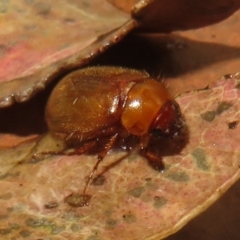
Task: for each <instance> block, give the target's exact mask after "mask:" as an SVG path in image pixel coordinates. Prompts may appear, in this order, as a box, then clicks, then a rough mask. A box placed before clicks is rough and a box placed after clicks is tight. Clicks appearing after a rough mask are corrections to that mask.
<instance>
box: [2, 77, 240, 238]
mask: <svg viewBox="0 0 240 240" xmlns="http://www.w3.org/2000/svg"><path fill="white" fill-rule="evenodd" d="M239 86H240V79H239V75H235V76H233V77H232V78H230V79H227V80H226V79H225V78H223V79H222V80H219V81H218V82H216V83H215V84H214V85H213V86H211V87H210V88H209V89H206V90H201V91H195V92H190V93H187V94H184V95H182V96H180V97H178V98H177V101H178V102H179V104H180V106H181V109H182V111H183V114H184V116H185V119H186V124H187V126H188V130H189V142H188V144H187V145H186V146H185V148H184V149H183V150H182V152H181V153H180V154H177V155H174V156H165V157H164V163H165V165H166V170H165V171H164V172H163V173H160V172H157V171H155V170H153V169H152V168H151V167H150V166H149V165H148V164H147V162H146V161H145V160H144V159H142V158H140V157H139V156H138V155H135V154H131V155H130V156H128V157H124V159H121V158H123V156H124V153H123V152H114V153H111V154H109V155H108V156H107V157H106V159H104V161H103V163H102V164H101V168H100V169H99V171H98V172H99V173H102V176H103V179H102V180H101V181H100V185H99V184H97V185H96V184H95V185H91V186H90V189H89V193H91V194H92V199H91V201H90V205H89V206H88V207H82V208H76V207H74V206H73V205H72V203H70V202H71V201H72V200H71V199H69V198H66V197H67V196H69V195H70V194H75V195H74V196H75V197H77V196H78V195H76V194H79V193H81V191H82V189H83V187H84V183H85V177H86V176H87V174H88V173H90V172H91V169H92V166H93V165H94V163H95V161H96V158H95V157H92V156H84V155H82V156H71V157H67V156H51V157H50V156H49V157H47V158H46V159H44V160H41V158H40V161H36V160H38V159H33V158H32V156H33V154H34V153H35V152H42V151H43V149H45V151H48V150H50V149H53V150H56V148H57V149H58V148H59V143H55V142H52V141H50V142H49V138H48V137H45V138H42V139H40V140H38V141H37V145H35V143H34V142H31V143H29V144H22V145H20V146H18V147H17V148H14V149H10V150H2V151H1V155H0V156H1V158H2V159H4V161H0V162H1V176H2V180H1V183H0V184H1V198H0V201H1V202H2V204H1V205H2V206H3V207H2V209H1V215H2V216H5V218H6V220H5V221H4V222H2V223H1V229H2V231H1V232H0V234H2V235H3V236H7V237H8V238H9V239H10V237H19V236H21V234H22V231H27V232H28V234H29V235H31V236H34V237H36V238H44V237H46V236H49V235H52V236H59V237H60V236H61V237H63V238H64V237H65V238H71V239H79V238H81V239H83V238H86V239H88V238H91V237H94V236H95V237H97V239H114V238H115V239H116V238H117V239H119V240H121V239H159V238H163V237H166V236H167V235H169V234H171V233H173V232H175V231H177V230H178V229H179V228H181V227H182V226H183V225H184V224H186V222H188V221H189V220H190V219H191V218H193V217H194V216H196V215H197V214H199V213H200V212H201V211H203V210H204V209H206V208H207V207H208V206H209V205H210V204H212V203H213V202H214V201H215V200H217V199H218V198H219V197H220V196H221V194H222V193H223V192H225V191H226V190H227V189H228V188H229V187H230V186H231V185H232V184H233V183H234V182H235V181H236V180H237V179H238V178H239V159H240V158H239V157H240V151H239V147H238V146H239V140H240V139H239V136H240V135H239V133H240V124H239V118H240V116H239V112H240V105H239V101H238V98H239V96H240V90H239ZM60 148H61V147H60ZM19 161H23V162H22V163H21V164H20V165H18V166H14V164H16V163H18V162H19ZM116 161H119V162H118V164H113V163H116ZM11 166H13V168H11ZM33 176H34V181H33ZM75 200H76V199H75ZM123 229H124V231H123ZM53 239H54V238H53ZM56 239H57V238H56Z"/></svg>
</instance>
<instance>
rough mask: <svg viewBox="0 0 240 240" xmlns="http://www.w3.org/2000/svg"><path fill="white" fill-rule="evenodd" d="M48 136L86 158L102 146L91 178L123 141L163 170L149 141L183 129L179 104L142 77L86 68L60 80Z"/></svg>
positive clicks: (121, 70) (53, 97)
mask: <svg viewBox="0 0 240 240" xmlns="http://www.w3.org/2000/svg"><path fill="white" fill-rule="evenodd" d="M46 121H47V124H48V127H49V130H50V132H51V133H52V134H53V135H54V136H55V137H58V138H60V139H63V140H64V141H65V142H66V144H67V145H68V146H69V147H75V148H79V149H81V150H79V152H80V153H89V152H91V151H93V150H94V148H96V146H97V145H99V143H100V142H104V148H103V149H102V150H99V152H97V153H98V161H97V163H96V165H95V167H94V169H93V172H92V173H91V174H90V176H89V178H88V182H87V184H86V186H85V189H84V195H85V192H86V189H87V186H88V185H89V182H90V180H91V179H92V176H93V174H94V172H95V171H96V169H97V167H98V165H99V163H100V161H101V160H102V159H103V158H104V156H105V155H106V154H107V152H108V151H109V150H110V149H112V148H113V146H115V144H116V143H117V142H119V141H121V144H122V145H124V144H125V145H126V146H124V147H126V148H127V149H129V148H130V147H129V146H127V145H128V143H129V142H128V141H127V139H129V137H134V139H136V140H138V146H139V148H138V149H139V153H140V154H142V155H144V156H145V157H146V158H147V159H148V160H149V161H150V162H153V165H154V166H156V167H158V168H161V167H162V161H161V156H157V155H155V154H154V153H152V152H151V151H149V148H148V147H149V141H150V139H151V138H154V137H155V138H156V137H159V136H173V135H176V134H178V133H179V131H180V129H181V127H182V118H181V113H180V109H179V106H178V104H177V103H176V102H175V101H174V100H173V98H172V97H171V96H170V94H169V93H168V91H167V90H166V88H165V87H164V86H163V84H161V83H160V82H158V81H156V80H155V79H153V78H151V77H149V75H148V74H147V73H146V72H142V71H137V70H131V69H127V68H120V67H89V68H85V69H80V70H78V71H75V72H73V73H71V74H69V75H67V76H66V77H64V78H63V79H62V80H61V81H60V82H59V83H58V85H57V86H56V87H55V89H54V90H53V92H52V94H51V96H50V98H49V100H48V103H47V107H46Z"/></svg>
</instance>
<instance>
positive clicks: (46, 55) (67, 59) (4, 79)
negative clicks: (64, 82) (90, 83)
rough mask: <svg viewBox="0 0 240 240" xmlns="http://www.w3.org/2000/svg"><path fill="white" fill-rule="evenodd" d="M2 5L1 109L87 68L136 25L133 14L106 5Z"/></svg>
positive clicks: (0, 48)
mask: <svg viewBox="0 0 240 240" xmlns="http://www.w3.org/2000/svg"><path fill="white" fill-rule="evenodd" d="M1 4H2V6H0V11H1V16H0V22H1V29H2V30H1V31H2V34H1V37H0V55H1V56H0V64H1V70H0V81H1V92H0V106H1V107H5V106H9V105H11V104H12V103H13V102H14V101H18V102H24V101H26V100H28V99H29V98H30V97H31V96H33V95H34V94H35V93H36V92H38V91H40V90H42V89H44V88H45V86H46V84H48V83H49V82H50V81H52V80H53V79H54V78H56V76H57V75H59V74H63V73H64V72H66V71H69V70H70V69H74V68H76V67H79V66H81V65H84V64H86V63H88V62H89V61H90V60H91V59H92V58H93V57H94V56H96V55H98V54H100V53H101V52H103V51H104V50H105V49H107V48H108V47H109V46H111V45H112V44H114V43H116V42H118V41H119V40H120V39H121V38H122V37H123V36H125V35H126V34H127V33H128V32H129V31H130V30H131V29H132V28H133V27H134V26H135V25H136V22H135V21H134V20H130V16H129V14H126V13H124V12H122V11H120V10H117V9H116V8H114V7H113V6H112V5H110V4H108V3H107V2H106V1H104V0H98V1H96V0H91V1H88V2H87V3H86V1H77V0H72V1H66V0H61V1H58V4H55V2H54V1H50V0H48V1H42V2H41V1H37V2H32V1H17V0H14V1H3V2H2V3H1ZM96 4H97V6H98V7H97V8H96ZM1 9H2V10H1ZM29 19H31V21H29ZM6 39H7V41H6Z"/></svg>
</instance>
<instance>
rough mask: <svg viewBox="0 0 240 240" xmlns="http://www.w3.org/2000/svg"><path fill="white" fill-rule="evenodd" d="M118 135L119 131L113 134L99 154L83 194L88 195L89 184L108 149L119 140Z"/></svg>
mask: <svg viewBox="0 0 240 240" xmlns="http://www.w3.org/2000/svg"><path fill="white" fill-rule="evenodd" d="M117 137H118V133H116V134H114V135H113V136H111V137H110V138H109V141H108V142H107V144H106V145H105V147H104V150H103V151H102V152H100V153H99V154H98V160H97V162H96V164H95V165H94V167H93V170H92V172H91V173H90V174H89V176H88V178H87V182H86V184H85V187H84V189H83V196H86V191H87V189H88V187H89V185H90V182H91V180H92V179H93V176H94V174H95V173H96V171H97V168H98V166H99V164H100V162H101V161H102V160H103V158H104V157H105V156H106V154H107V153H108V151H109V150H110V149H111V148H112V147H113V145H114V143H115V142H116V140H117Z"/></svg>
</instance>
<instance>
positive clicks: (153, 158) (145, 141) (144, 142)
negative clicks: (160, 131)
mask: <svg viewBox="0 0 240 240" xmlns="http://www.w3.org/2000/svg"><path fill="white" fill-rule="evenodd" d="M149 141H150V137H149V135H144V136H142V137H141V140H140V144H139V151H140V153H141V155H142V156H144V157H146V158H147V160H148V163H149V164H150V165H151V166H152V167H153V168H154V169H156V170H158V171H161V170H163V169H164V165H163V162H162V158H161V157H159V156H157V155H156V154H154V153H152V152H151V151H149V149H148V145H149Z"/></svg>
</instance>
